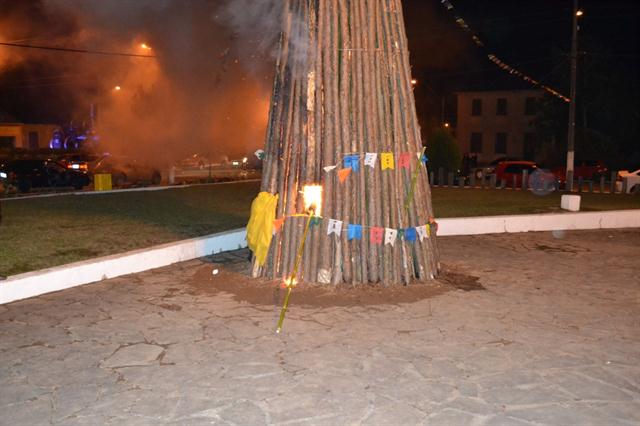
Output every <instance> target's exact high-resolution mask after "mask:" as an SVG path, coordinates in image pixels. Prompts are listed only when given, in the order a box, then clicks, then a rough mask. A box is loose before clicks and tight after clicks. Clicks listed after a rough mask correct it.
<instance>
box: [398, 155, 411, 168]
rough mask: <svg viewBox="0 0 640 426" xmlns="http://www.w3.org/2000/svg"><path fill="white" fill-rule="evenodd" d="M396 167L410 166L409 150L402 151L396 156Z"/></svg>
mask: <svg viewBox="0 0 640 426" xmlns="http://www.w3.org/2000/svg"><path fill="white" fill-rule="evenodd" d="M398 167H399V168H401V169H409V168H411V153H410V152H402V153H400V156H399V157H398Z"/></svg>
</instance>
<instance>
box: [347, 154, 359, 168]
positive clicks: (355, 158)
mask: <svg viewBox="0 0 640 426" xmlns="http://www.w3.org/2000/svg"><path fill="white" fill-rule="evenodd" d="M344 167H345V168H347V167H351V169H352V170H353V171H354V172H357V171H359V170H360V156H359V155H346V156H345V157H344Z"/></svg>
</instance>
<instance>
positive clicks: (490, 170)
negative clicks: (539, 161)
mask: <svg viewBox="0 0 640 426" xmlns="http://www.w3.org/2000/svg"><path fill="white" fill-rule="evenodd" d="M505 161H522V160H521V159H520V158H514V157H499V158H496V159H495V160H493V161H492V162H490V163H489V164H487V165H485V166H483V167H478V168H475V169H474V171H473V172H474V173H475V175H476V178H477V179H482V178H483V177H485V178H490V177H491V175H492V174H494V173H495V172H496V167H498V164H500V163H504V162H505Z"/></svg>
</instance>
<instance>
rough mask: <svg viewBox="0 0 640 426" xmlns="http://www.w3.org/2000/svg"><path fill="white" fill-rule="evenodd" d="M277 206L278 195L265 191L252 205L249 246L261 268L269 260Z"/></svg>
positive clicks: (248, 225) (248, 232)
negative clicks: (268, 255) (268, 254)
mask: <svg viewBox="0 0 640 426" xmlns="http://www.w3.org/2000/svg"><path fill="white" fill-rule="evenodd" d="M277 205H278V195H277V194H276V195H273V194H269V193H268V192H264V191H263V192H261V193H259V194H258V196H257V197H256V198H255V199H254V200H253V203H251V217H250V218H249V223H248V224H247V244H248V245H249V248H250V249H251V251H252V252H253V254H254V256H255V257H256V260H257V261H258V264H259V265H260V266H262V265H264V263H265V262H266V260H267V253H268V252H269V245H271V238H272V237H273V221H274V220H276V206H277Z"/></svg>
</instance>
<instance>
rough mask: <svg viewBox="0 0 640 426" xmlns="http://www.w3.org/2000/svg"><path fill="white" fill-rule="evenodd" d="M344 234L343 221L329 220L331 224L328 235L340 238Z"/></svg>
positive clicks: (328, 226) (328, 227)
mask: <svg viewBox="0 0 640 426" xmlns="http://www.w3.org/2000/svg"><path fill="white" fill-rule="evenodd" d="M341 232H342V221H341V220H335V219H329V224H328V225H327V235H331V234H336V235H337V236H338V237H339V236H340V233H341Z"/></svg>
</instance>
